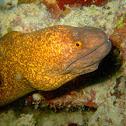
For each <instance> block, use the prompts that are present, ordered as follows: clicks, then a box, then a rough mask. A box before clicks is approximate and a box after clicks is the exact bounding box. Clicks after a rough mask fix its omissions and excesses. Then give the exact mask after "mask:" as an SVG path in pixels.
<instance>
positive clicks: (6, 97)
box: [0, 25, 111, 106]
mask: <svg viewBox="0 0 126 126" xmlns="http://www.w3.org/2000/svg"><path fill="white" fill-rule="evenodd" d="M110 50H111V43H110V41H109V40H108V36H107V35H106V34H105V33H104V32H103V31H102V30H101V29H99V28H95V27H88V26H85V27H72V26H65V25H61V26H60V25H59V26H52V27H48V28H44V29H41V30H38V31H35V32H32V33H21V32H17V31H11V32H9V33H7V34H6V35H4V36H3V37H2V38H1V39H0V81H1V84H0V106H2V105H5V104H7V103H10V102H12V101H14V100H16V99H18V98H20V97H22V96H24V95H25V94H27V93H30V92H32V91H34V90H42V91H49V90H53V89H56V88H59V87H60V86H61V85H63V84H64V83H66V82H68V81H70V80H71V79H73V78H75V77H77V76H79V75H82V74H85V73H89V72H92V71H94V70H96V69H97V68H98V65H99V63H100V61H101V60H102V59H103V58H104V57H105V56H106V55H107V54H108V53H109V52H110Z"/></svg>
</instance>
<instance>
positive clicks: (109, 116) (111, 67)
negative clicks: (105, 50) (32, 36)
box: [0, 0, 126, 126]
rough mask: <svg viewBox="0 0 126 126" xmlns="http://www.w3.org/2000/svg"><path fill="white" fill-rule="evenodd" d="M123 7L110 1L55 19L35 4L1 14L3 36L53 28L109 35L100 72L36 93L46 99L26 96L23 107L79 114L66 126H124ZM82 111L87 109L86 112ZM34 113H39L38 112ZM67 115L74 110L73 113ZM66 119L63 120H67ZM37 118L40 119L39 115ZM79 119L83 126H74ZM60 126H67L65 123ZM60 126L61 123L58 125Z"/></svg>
mask: <svg viewBox="0 0 126 126" xmlns="http://www.w3.org/2000/svg"><path fill="white" fill-rule="evenodd" d="M57 3H58V2H57ZM125 3H126V1H125V0H123V1H121V0H116V1H114V0H113V1H112V2H108V3H107V4H106V5H105V6H104V7H98V6H95V5H91V6H90V7H85V6H82V7H81V8H79V7H76V8H75V7H70V6H67V8H69V9H70V11H69V13H68V14H66V15H65V16H64V17H61V18H59V19H57V18H56V19H52V15H51V14H50V13H49V12H48V11H47V7H46V6H45V5H44V4H42V3H41V4H38V5H36V4H34V3H31V4H21V5H19V6H17V7H13V8H11V10H6V11H1V12H0V34H1V36H3V35H4V34H6V33H7V32H8V31H10V30H17V31H21V32H30V31H35V30H38V29H41V28H45V27H48V26H53V25H57V24H58V25H64V24H65V25H71V26H79V27H80V26H81V27H83V26H85V25H89V26H95V27H99V28H102V29H104V30H105V32H106V33H107V34H108V35H109V38H110V40H111V42H112V45H113V49H112V52H111V53H110V55H109V56H108V57H106V59H105V60H104V61H103V62H102V63H101V66H100V67H99V70H98V71H96V72H94V73H92V74H90V75H86V79H85V78H84V76H81V77H79V78H77V79H75V80H73V81H72V82H70V83H68V84H66V86H65V87H62V88H60V89H59V90H55V91H52V92H40V94H39V95H38V97H39V98H40V97H41V95H44V96H45V97H46V98H47V99H45V100H44V99H41V98H40V99H37V98H36V97H34V95H33V94H31V95H30V96H28V97H26V102H25V103H26V104H27V105H30V106H34V107H35V109H38V108H40V109H42V108H44V107H45V106H46V107H47V106H49V108H48V109H55V110H57V109H61V113H62V114H64V113H63V112H62V111H65V114H66V113H68V112H67V111H70V110H71V108H73V107H74V108H76V109H79V110H78V111H81V112H80V115H78V114H77V113H76V114H77V116H76V119H75V118H74V119H71V120H72V121H69V123H70V124H68V123H67V125H72V123H73V124H75V125H76V124H77V125H85V126H90V125H95V126H96V125H101V126H102V125H103V124H104V125H112V126H118V125H119V126H125V125H126V122H125V120H126V119H125V114H126V113H125V111H126V110H125V106H126V103H125V97H126V94H125V92H126V89H125V83H126V39H125V38H126V12H125V10H126V4H125ZM114 57H115V58H114ZM103 68H105V69H103ZM95 74H96V75H95ZM98 76H99V77H98ZM37 93H38V92H37ZM33 97H34V99H33ZM12 105H13V104H12ZM85 106H86V108H87V107H88V109H86V108H85ZM64 108H65V109H64ZM92 108H93V110H94V111H93V112H92V113H91V114H88V113H89V110H90V109H92ZM83 110H84V112H83ZM86 110H88V111H87V113H86ZM38 111H41V110H39V109H38ZM71 111H73V109H72V110H71ZM34 113H35V112H34ZM47 113H49V111H48V112H46V114H45V115H44V116H45V118H46V119H44V122H45V123H47V121H48V119H49V116H46V115H47ZM61 113H60V114H61ZM2 114H3V113H1V114H0V118H2V119H3V118H6V116H4V117H3V116H1V115H2ZM6 114H7V113H6ZM55 114H57V113H55ZM65 114H64V116H66V115H65ZM49 115H50V118H51V115H52V119H53V120H56V118H55V119H54V117H53V116H54V115H53V114H52V113H49ZM38 116H40V115H39V114H38ZM38 116H37V117H38ZM69 116H71V115H69ZM56 117H57V115H56ZM67 117H68V116H67ZM85 117H87V118H85ZM78 118H80V119H82V120H83V123H80V122H81V121H82V120H81V121H77V122H74V121H73V120H78ZM14 119H15V120H16V119H17V117H14ZM65 120H66V119H65ZM51 121H52V120H51ZM51 121H50V122H51ZM5 122H8V119H7V120H5ZM54 122H55V121H54ZM54 122H52V123H54ZM41 123H42V122H41ZM63 123H64V124H65V121H64V122H63ZM58 124H59V123H58ZM53 125H55V124H53ZM53 125H52V126H53ZM60 125H61V124H59V125H58V126H60Z"/></svg>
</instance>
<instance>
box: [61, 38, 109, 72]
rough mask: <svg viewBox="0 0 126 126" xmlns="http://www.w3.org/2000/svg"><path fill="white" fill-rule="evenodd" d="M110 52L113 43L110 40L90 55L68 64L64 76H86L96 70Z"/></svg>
mask: <svg viewBox="0 0 126 126" xmlns="http://www.w3.org/2000/svg"><path fill="white" fill-rule="evenodd" d="M110 50H111V42H110V41H109V40H108V41H107V42H105V43H103V44H102V45H100V46H98V47H97V48H95V49H94V50H92V51H91V52H90V53H88V54H86V55H83V56H82V57H80V58H79V59H76V60H75V61H73V62H71V63H70V64H68V65H67V66H66V68H65V71H64V72H63V74H66V73H67V74H68V73H73V74H84V73H88V72H92V71H94V70H96V69H97V68H98V65H99V63H100V61H101V60H102V59H103V58H104V57H105V56H106V55H107V54H108V53H109V52H110Z"/></svg>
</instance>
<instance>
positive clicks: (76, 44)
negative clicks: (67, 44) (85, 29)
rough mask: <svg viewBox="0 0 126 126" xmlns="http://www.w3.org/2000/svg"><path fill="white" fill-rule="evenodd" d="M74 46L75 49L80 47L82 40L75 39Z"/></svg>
mask: <svg viewBox="0 0 126 126" xmlns="http://www.w3.org/2000/svg"><path fill="white" fill-rule="evenodd" d="M74 47H75V48H76V49H81V48H82V42H81V41H76V42H74Z"/></svg>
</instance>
